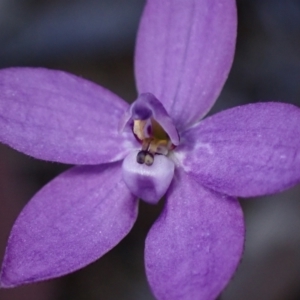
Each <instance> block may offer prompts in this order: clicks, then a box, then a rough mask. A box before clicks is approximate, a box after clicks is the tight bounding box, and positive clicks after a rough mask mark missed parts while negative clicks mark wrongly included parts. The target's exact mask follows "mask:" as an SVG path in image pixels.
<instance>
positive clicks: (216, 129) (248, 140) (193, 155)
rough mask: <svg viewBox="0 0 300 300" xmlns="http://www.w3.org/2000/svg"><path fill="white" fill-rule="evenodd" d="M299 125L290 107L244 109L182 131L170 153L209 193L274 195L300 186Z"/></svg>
mask: <svg viewBox="0 0 300 300" xmlns="http://www.w3.org/2000/svg"><path fill="white" fill-rule="evenodd" d="M299 124H300V109H299V108H298V107H296V106H294V105H291V104H284V103H275V102H269V103H256V104H248V105H243V106H240V107H235V108H232V109H228V110H225V111H223V112H221V113H218V114H216V115H213V116H211V117H209V118H207V119H205V120H203V121H201V122H200V123H199V124H198V125H196V126H194V127H193V128H191V129H190V130H188V131H186V132H184V133H183V134H182V139H181V142H182V143H181V145H180V146H179V147H177V148H176V149H175V153H176V152H177V154H179V155H177V157H178V159H179V160H180V161H181V164H182V165H183V167H184V169H185V170H186V172H188V173H190V174H193V175H194V176H196V178H197V180H198V181H199V182H201V183H202V184H203V185H205V186H207V187H209V188H211V189H213V190H216V191H219V192H221V193H225V194H228V195H232V196H239V197H253V196H259V195H266V194H272V193H277V192H280V191H282V190H284V189H287V188H289V187H291V186H293V185H295V184H296V183H299V182H300V126H299ZM175 155H176V154H175Z"/></svg>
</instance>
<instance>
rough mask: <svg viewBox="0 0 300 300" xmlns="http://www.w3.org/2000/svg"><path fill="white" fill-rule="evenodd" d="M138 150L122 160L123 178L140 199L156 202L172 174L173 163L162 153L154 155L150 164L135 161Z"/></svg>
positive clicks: (164, 191)
mask: <svg viewBox="0 0 300 300" xmlns="http://www.w3.org/2000/svg"><path fill="white" fill-rule="evenodd" d="M137 154H138V151H134V152H132V153H130V154H129V155H128V156H127V157H126V158H125V159H124V161H123V165H122V170H123V179H124V181H125V183H126V185H127V187H128V188H129V190H130V191H131V192H132V193H133V194H134V195H136V196H137V197H139V198H141V199H142V200H144V201H146V202H148V203H151V204H156V203H157V202H158V201H159V199H160V198H161V197H162V196H163V195H164V194H165V193H166V191H167V189H168V187H169V186H170V183H171V181H172V178H173V176H174V168H175V166H174V163H173V161H171V160H170V159H169V158H167V157H166V156H164V155H155V157H154V162H153V164H152V165H151V166H147V165H145V164H139V163H137V161H136V157H137Z"/></svg>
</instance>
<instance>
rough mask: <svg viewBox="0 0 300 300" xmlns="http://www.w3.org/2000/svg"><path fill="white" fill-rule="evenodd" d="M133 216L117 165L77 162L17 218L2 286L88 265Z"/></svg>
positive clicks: (133, 208)
mask: <svg viewBox="0 0 300 300" xmlns="http://www.w3.org/2000/svg"><path fill="white" fill-rule="evenodd" d="M136 217H137V199H136V197H134V196H133V195H132V194H131V193H130V191H129V190H128V189H127V187H126V185H125V183H124V182H123V180H122V173H121V165H120V163H113V164H106V165H100V166H79V167H74V168H72V169H70V170H69V171H67V172H65V173H63V174H61V175H60V176H58V177H57V178H55V179H54V180H53V181H52V182H50V183H49V184H48V185H46V186H45V187H44V188H43V189H42V190H40V191H39V192H38V193H37V194H36V195H35V196H34V197H33V199H32V200H31V201H30V202H29V203H28V205H27V206H26V207H25V208H24V210H23V211H22V212H21V214H20V216H19V217H18V219H17V221H16V222H15V224H14V226H13V229H12V232H11V235H10V238H9V241H8V246H7V249H6V254H5V258H4V262H3V265H2V272H1V279H0V283H1V287H13V286H17V285H21V284H25V283H32V282H36V281H40V280H45V279H49V278H54V277H59V276H62V275H65V274H68V273H71V272H73V271H76V270H78V269H80V268H83V267H84V266H86V265H88V264H90V263H91V262H93V261H95V260H96V259H98V258H100V257H101V256H102V255H103V254H105V253H106V252H108V251H109V250H110V249H111V248H113V247H114V246H115V245H116V244H118V243H119V241H120V240H121V239H123V238H124V236H126V235H127V233H128V232H129V231H130V230H131V228H132V226H133V224H134V222H135V220H136Z"/></svg>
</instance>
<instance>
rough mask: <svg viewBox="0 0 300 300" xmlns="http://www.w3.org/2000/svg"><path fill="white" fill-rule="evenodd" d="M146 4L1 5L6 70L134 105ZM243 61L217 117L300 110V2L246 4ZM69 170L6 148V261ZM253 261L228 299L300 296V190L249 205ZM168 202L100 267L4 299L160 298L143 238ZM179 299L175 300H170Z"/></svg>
mask: <svg viewBox="0 0 300 300" xmlns="http://www.w3.org/2000/svg"><path fill="white" fill-rule="evenodd" d="M144 2H145V1H144V0H127V1H122V0H51V1H47V0H39V1H38V0H0V68H5V67H10V66H42V67H48V68H53V69H60V70H65V71H69V72H71V73H75V74H77V75H80V76H83V77H85V78H87V79H90V80H92V81H94V82H97V83H99V84H101V85H103V86H105V87H106V88H109V89H110V90H112V91H114V92H115V93H116V94H118V95H120V96H121V97H122V98H123V99H125V100H127V101H133V100H134V99H135V98H136V91H135V85H134V76H133V51H134V41H135V36H136V32H137V26H138V21H139V18H140V14H141V11H142V8H143V5H144ZM237 5H238V17H239V30H238V41H237V49H236V57H235V61H234V64H233V68H232V71H231V73H230V76H229V79H228V81H227V83H226V85H225V88H224V90H223V92H222V94H221V95H220V97H219V100H218V102H217V104H216V105H215V107H214V108H213V111H212V112H216V111H220V110H223V109H226V108H228V107H232V106H236V105H241V104H245V103H249V102H258V101H270V100H280V101H282V102H288V103H293V104H295V105H298V106H300V1H299V0H238V1H237ZM69 167H70V166H65V165H60V164H56V163H46V162H42V161H38V160H34V159H32V158H28V157H27V156H25V155H22V154H20V153H17V152H16V151H13V150H11V149H10V148H8V147H6V146H4V145H0V225H1V226H0V260H1V259H2V257H3V254H4V249H5V244H6V240H7V238H8V234H9V231H10V228H11V226H12V224H13V222H14V220H15V219H16V217H17V215H18V213H19V212H20V210H21V209H22V207H23V206H24V205H25V204H26V202H27V201H28V200H29V199H30V197H31V196H32V195H33V194H34V193H35V192H36V191H37V190H38V189H40V188H41V187H42V186H43V185H44V184H45V183H46V182H48V181H50V180H51V179H52V178H53V177H55V176H56V175H57V174H59V173H61V172H62V171H63V170H65V169H67V168H69ZM241 203H242V205H243V208H244V212H245V219H246V228H247V237H246V247H245V254H244V256H243V259H242V262H241V265H240V267H239V268H238V271H237V273H236V274H235V276H234V278H233V280H232V281H231V283H230V284H229V286H228V287H227V289H226V290H225V291H224V292H223V293H222V295H221V296H220V299H222V300H239V299H243V300H253V299H255V300H298V299H300V186H297V187H294V188H293V189H291V190H289V191H286V192H284V193H281V194H278V195H276V196H272V197H263V198H259V199H258V198H256V199H243V200H241ZM161 208H162V204H160V205H158V206H150V205H147V204H144V203H141V205H140V214H139V219H138V221H137V223H136V225H135V227H134V229H133V230H132V232H131V233H130V234H129V235H128V236H127V237H126V238H125V239H124V240H123V241H122V242H121V243H120V244H119V245H118V246H117V247H116V248H115V249H113V250H112V251H110V252H109V253H108V254H107V255H105V256H104V257H103V258H101V259H100V260H99V261H97V262H95V263H94V264H92V265H90V266H88V267H86V268H84V269H82V270H80V271H78V272H76V273H73V274H70V275H68V276H65V277H62V278H59V279H55V280H51V281H47V282H43V283H39V284H34V285H29V286H24V287H20V288H16V289H10V290H0V299H1V300H68V299H75V300H77V299H78V300H81V299H85V300H96V299H97V300H102V299H103V300H117V299H118V300H151V299H152V300H153V299H154V298H153V296H152V295H151V292H150V289H149V287H148V284H147V281H146V277H145V273H144V265H143V247H144V239H145V236H146V234H147V231H148V230H149V228H150V226H151V224H152V223H153V222H154V220H155V219H156V218H157V216H158V215H159V212H160V211H161ZM170 300H172V299H170Z"/></svg>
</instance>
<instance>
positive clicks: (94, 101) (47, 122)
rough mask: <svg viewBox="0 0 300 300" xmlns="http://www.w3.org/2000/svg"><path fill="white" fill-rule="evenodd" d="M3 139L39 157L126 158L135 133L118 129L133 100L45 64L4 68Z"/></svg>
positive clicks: (0, 91) (0, 83)
mask: <svg viewBox="0 0 300 300" xmlns="http://www.w3.org/2000/svg"><path fill="white" fill-rule="evenodd" d="M0 99H1V101H0V128H1V130H0V141H1V142H3V143H5V144H8V145H9V146H11V147H12V148H14V149H16V150H18V151H21V152H23V153H25V154H27V155H30V156H33V157H35V158H39V159H43V160H50V161H57V162H61V163H70V164H99V163H107V162H111V161H116V160H120V159H122V158H124V157H125V156H126V155H127V154H128V153H129V151H130V150H131V149H132V148H134V146H133V143H134V142H135V139H134V137H133V136H132V134H130V135H126V134H125V133H123V134H120V133H119V132H118V124H119V120H120V118H121V116H122V115H123V113H124V112H125V111H126V109H127V107H128V104H127V103H125V101H123V100H122V99H120V98H119V97H118V96H116V95H114V94H113V93H112V92H110V91H108V90H106V89H104V88H103V87H101V86H98V85H96V84H94V83H92V82H90V81H87V80H84V79H82V78H80V77H77V76H74V75H71V74H68V73H66V72H62V71H54V70H48V69H43V68H9V69H4V70H1V71H0Z"/></svg>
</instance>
